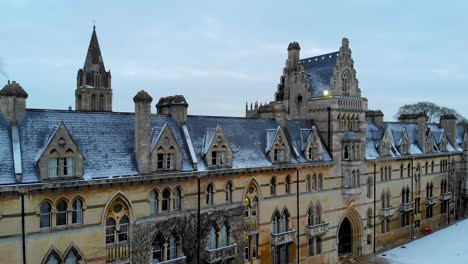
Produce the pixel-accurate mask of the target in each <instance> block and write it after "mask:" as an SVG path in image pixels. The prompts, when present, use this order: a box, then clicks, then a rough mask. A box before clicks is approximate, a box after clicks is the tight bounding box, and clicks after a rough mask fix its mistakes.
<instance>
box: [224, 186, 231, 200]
mask: <svg viewBox="0 0 468 264" xmlns="http://www.w3.org/2000/svg"><path fill="white" fill-rule="evenodd" d="M224 192H225V194H226V199H225V201H226V202H227V203H231V202H232V183H231V182H228V183H227V184H226V188H224Z"/></svg>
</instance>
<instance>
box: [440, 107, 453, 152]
mask: <svg viewBox="0 0 468 264" xmlns="http://www.w3.org/2000/svg"><path fill="white" fill-rule="evenodd" d="M440 126H441V127H442V128H443V129H444V130H445V134H446V135H447V137H448V139H449V140H450V143H452V145H454V146H455V144H456V143H457V142H456V130H455V129H456V126H457V117H456V116H455V115H451V114H449V115H443V116H441V117H440Z"/></svg>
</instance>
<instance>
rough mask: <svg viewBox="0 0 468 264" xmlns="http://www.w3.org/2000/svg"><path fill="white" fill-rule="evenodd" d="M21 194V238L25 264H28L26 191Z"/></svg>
mask: <svg viewBox="0 0 468 264" xmlns="http://www.w3.org/2000/svg"><path fill="white" fill-rule="evenodd" d="M20 196H21V239H22V242H23V264H26V230H25V222H26V221H25V214H24V193H22V192H20Z"/></svg>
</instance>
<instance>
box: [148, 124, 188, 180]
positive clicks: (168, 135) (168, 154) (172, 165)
mask: <svg viewBox="0 0 468 264" xmlns="http://www.w3.org/2000/svg"><path fill="white" fill-rule="evenodd" d="M150 159H151V171H173V170H180V169H181V167H182V150H181V148H180V146H179V144H177V141H176V139H175V137H174V134H173V133H172V130H171V128H170V127H169V126H168V125H167V124H164V126H163V127H160V128H158V127H155V128H153V133H152V137H151V154H150Z"/></svg>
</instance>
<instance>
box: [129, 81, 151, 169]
mask: <svg viewBox="0 0 468 264" xmlns="http://www.w3.org/2000/svg"><path fill="white" fill-rule="evenodd" d="M152 101H153V98H152V97H151V96H150V95H149V94H148V93H147V92H145V91H143V90H141V91H139V92H138V93H137V95H135V97H133V102H135V158H136V161H137V166H138V171H139V172H140V174H147V173H149V172H150V147H151V146H150V144H151V102H152Z"/></svg>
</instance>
